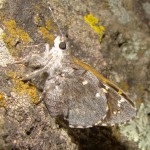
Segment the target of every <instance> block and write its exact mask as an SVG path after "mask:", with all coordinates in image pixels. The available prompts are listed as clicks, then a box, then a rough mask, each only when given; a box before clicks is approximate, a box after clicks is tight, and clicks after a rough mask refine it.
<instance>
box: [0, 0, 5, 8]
mask: <svg viewBox="0 0 150 150" xmlns="http://www.w3.org/2000/svg"><path fill="white" fill-rule="evenodd" d="M5 2H6V0H0V9H1V8H3V5H4V3H5Z"/></svg>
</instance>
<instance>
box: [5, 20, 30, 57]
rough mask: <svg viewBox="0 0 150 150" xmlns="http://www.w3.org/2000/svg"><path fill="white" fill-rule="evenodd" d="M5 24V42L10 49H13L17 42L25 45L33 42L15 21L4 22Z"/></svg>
mask: <svg viewBox="0 0 150 150" xmlns="http://www.w3.org/2000/svg"><path fill="white" fill-rule="evenodd" d="M3 24H4V26H5V27H6V30H5V31H6V32H5V33H4V34H3V40H4V42H5V44H6V45H7V46H8V48H9V49H13V48H14V47H15V45H16V43H17V42H19V43H21V44H23V45H26V44H28V43H29V42H31V38H30V36H29V35H28V33H26V32H25V31H24V30H23V29H21V28H19V27H17V24H16V22H15V20H9V21H3ZM12 54H13V53H12Z"/></svg>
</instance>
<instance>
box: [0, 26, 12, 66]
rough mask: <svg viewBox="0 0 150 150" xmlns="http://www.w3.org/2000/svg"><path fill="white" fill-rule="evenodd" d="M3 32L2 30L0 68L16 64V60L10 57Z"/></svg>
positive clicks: (0, 37)
mask: <svg viewBox="0 0 150 150" xmlns="http://www.w3.org/2000/svg"><path fill="white" fill-rule="evenodd" d="M2 35H3V30H2V29H1V28H0V66H3V67H6V66H7V64H9V63H13V62H15V60H14V58H13V57H12V56H11V55H10V53H9V51H8V49H7V47H6V45H5V43H4V41H3V39H2Z"/></svg>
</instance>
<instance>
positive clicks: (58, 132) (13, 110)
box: [0, 0, 150, 150]
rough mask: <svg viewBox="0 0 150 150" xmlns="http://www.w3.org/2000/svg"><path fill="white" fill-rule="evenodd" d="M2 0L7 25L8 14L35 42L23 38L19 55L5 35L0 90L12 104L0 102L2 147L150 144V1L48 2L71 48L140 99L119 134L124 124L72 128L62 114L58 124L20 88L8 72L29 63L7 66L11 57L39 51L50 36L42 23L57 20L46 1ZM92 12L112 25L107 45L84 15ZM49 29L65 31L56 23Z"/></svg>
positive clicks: (117, 149) (116, 149) (144, 149)
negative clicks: (44, 34)
mask: <svg viewBox="0 0 150 150" xmlns="http://www.w3.org/2000/svg"><path fill="white" fill-rule="evenodd" d="M2 2H4V1H0V6H1V7H2V6H3V8H1V11H0V14H1V18H0V19H1V21H0V25H1V28H2V29H3V30H4V29H5V28H4V26H3V23H2V22H3V21H4V20H9V19H13V20H15V21H16V23H17V26H19V27H21V28H23V29H24V30H25V31H26V32H27V33H28V34H29V35H30V37H31V39H32V42H31V43H30V44H29V45H26V46H24V45H23V44H22V43H19V44H17V46H16V45H14V48H16V53H17V48H18V47H19V48H20V49H21V53H20V55H19V57H16V58H13V57H12V56H11V55H10V54H9V53H8V52H9V51H10V50H8V49H6V47H5V44H4V43H3V41H2V40H0V59H1V62H0V66H1V67H0V94H3V96H4V99H5V101H6V104H7V107H0V149H2V150H3V149H4V150H5V149H6V150H7V149H36V150H37V149H40V150H41V149H44V150H47V149H53V150H55V149H56V150H58V149H68V150H75V149H81V150H84V149H102V150H105V149H106V150H124V149H129V150H130V149H131V150H134V149H136V150H137V149H141V150H149V149H150V146H149V143H150V142H149V138H148V135H149V131H150V130H149V126H148V125H149V123H150V122H149V118H148V117H149V115H148V114H149V113H150V112H149V109H148V106H149V104H150V100H149V97H150V73H149V72H150V50H149V49H150V45H149V43H150V39H149V26H150V17H149V9H148V6H149V5H150V3H149V1H148V0H135V1H134V0H132V1H131V0H120V1H118V0H108V1H107V0H106V1H102V0H101V1H100V0H93V1H90V0H82V1H81V0H70V1H68V0H53V1H51V0H49V3H50V5H51V7H52V10H53V14H54V16H55V20H57V23H58V24H59V26H60V28H61V29H62V31H63V33H65V34H68V37H69V40H70V44H71V49H72V51H73V54H74V55H75V56H77V57H78V58H80V59H82V60H84V61H85V62H87V63H88V64H90V65H91V66H94V67H95V68H96V69H97V70H98V71H100V72H101V73H102V74H104V75H105V76H107V77H108V78H109V79H111V80H112V81H114V82H116V83H117V84H118V85H120V87H122V88H123V89H124V90H126V91H127V92H128V93H129V95H130V97H131V98H132V99H133V100H135V102H136V104H137V111H138V115H137V117H136V118H135V120H133V121H132V122H130V124H129V125H125V126H122V127H121V129H120V131H121V133H120V134H121V135H120V136H117V135H118V134H117V133H118V131H119V129H115V130H114V132H112V128H108V127H94V128H91V129H70V128H69V127H68V125H67V123H66V122H64V121H63V120H61V119H60V118H58V120H56V122H55V119H54V118H51V117H50V116H49V114H48V111H47V109H46V108H45V105H44V104H43V102H40V103H38V104H36V105H35V104H33V103H32V101H31V98H30V97H29V96H28V95H26V94H23V95H19V94H18V93H16V92H14V90H13V83H12V81H11V78H10V77H9V76H8V74H7V72H8V71H10V70H12V71H13V72H14V71H16V72H18V74H22V72H26V71H28V69H27V68H25V66H24V65H20V64H18V65H17V64H16V65H13V64H12V65H11V66H9V65H8V63H13V62H14V60H22V59H23V58H24V57H25V56H27V55H29V54H32V53H41V52H42V51H43V50H44V43H46V42H47V40H45V39H44V38H43V37H42V36H41V34H40V33H39V31H38V27H39V26H40V27H41V26H46V25H45V24H46V23H45V22H46V20H47V19H50V20H53V18H52V16H51V12H50V10H49V9H48V6H49V5H48V1H45V0H43V1H41V0H30V1H24V0H18V1H14V0H8V1H6V2H7V4H3V3H2ZM89 13H92V14H93V15H94V16H96V17H97V18H98V19H99V20H100V24H102V25H103V26H104V27H105V28H106V33H105V36H104V38H103V40H102V43H101V44H100V43H99V40H98V39H99V37H98V35H97V34H96V33H95V32H94V31H93V30H92V29H91V28H90V26H89V25H88V24H86V23H85V21H84V19H83V17H84V16H85V15H87V14H89ZM36 15H38V16H40V23H38V24H36V23H35V19H34V18H35V17H36ZM53 22H54V21H53ZM54 25H55V26H56V23H54ZM56 28H57V27H56ZM50 32H52V33H53V34H60V33H59V31H58V30H55V29H54V30H53V31H50ZM15 46H16V47H15ZM50 46H52V44H51V43H50ZM36 83H37V82H36V81H35V84H36ZM37 85H38V84H37ZM141 102H142V103H143V104H142V105H141V106H140V104H141ZM130 131H132V132H130Z"/></svg>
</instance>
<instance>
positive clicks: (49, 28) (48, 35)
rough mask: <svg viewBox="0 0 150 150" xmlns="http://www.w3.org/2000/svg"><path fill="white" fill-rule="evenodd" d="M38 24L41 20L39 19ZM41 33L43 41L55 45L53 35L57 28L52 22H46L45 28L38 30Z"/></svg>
mask: <svg viewBox="0 0 150 150" xmlns="http://www.w3.org/2000/svg"><path fill="white" fill-rule="evenodd" d="M36 20H37V22H40V18H39V17H37V19H36ZM38 30H39V32H40V33H41V35H42V37H43V39H45V40H47V42H49V43H50V44H53V41H54V35H53V34H52V32H53V31H57V28H56V26H54V24H53V22H52V21H51V20H46V22H45V26H41V27H39V28H38Z"/></svg>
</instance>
